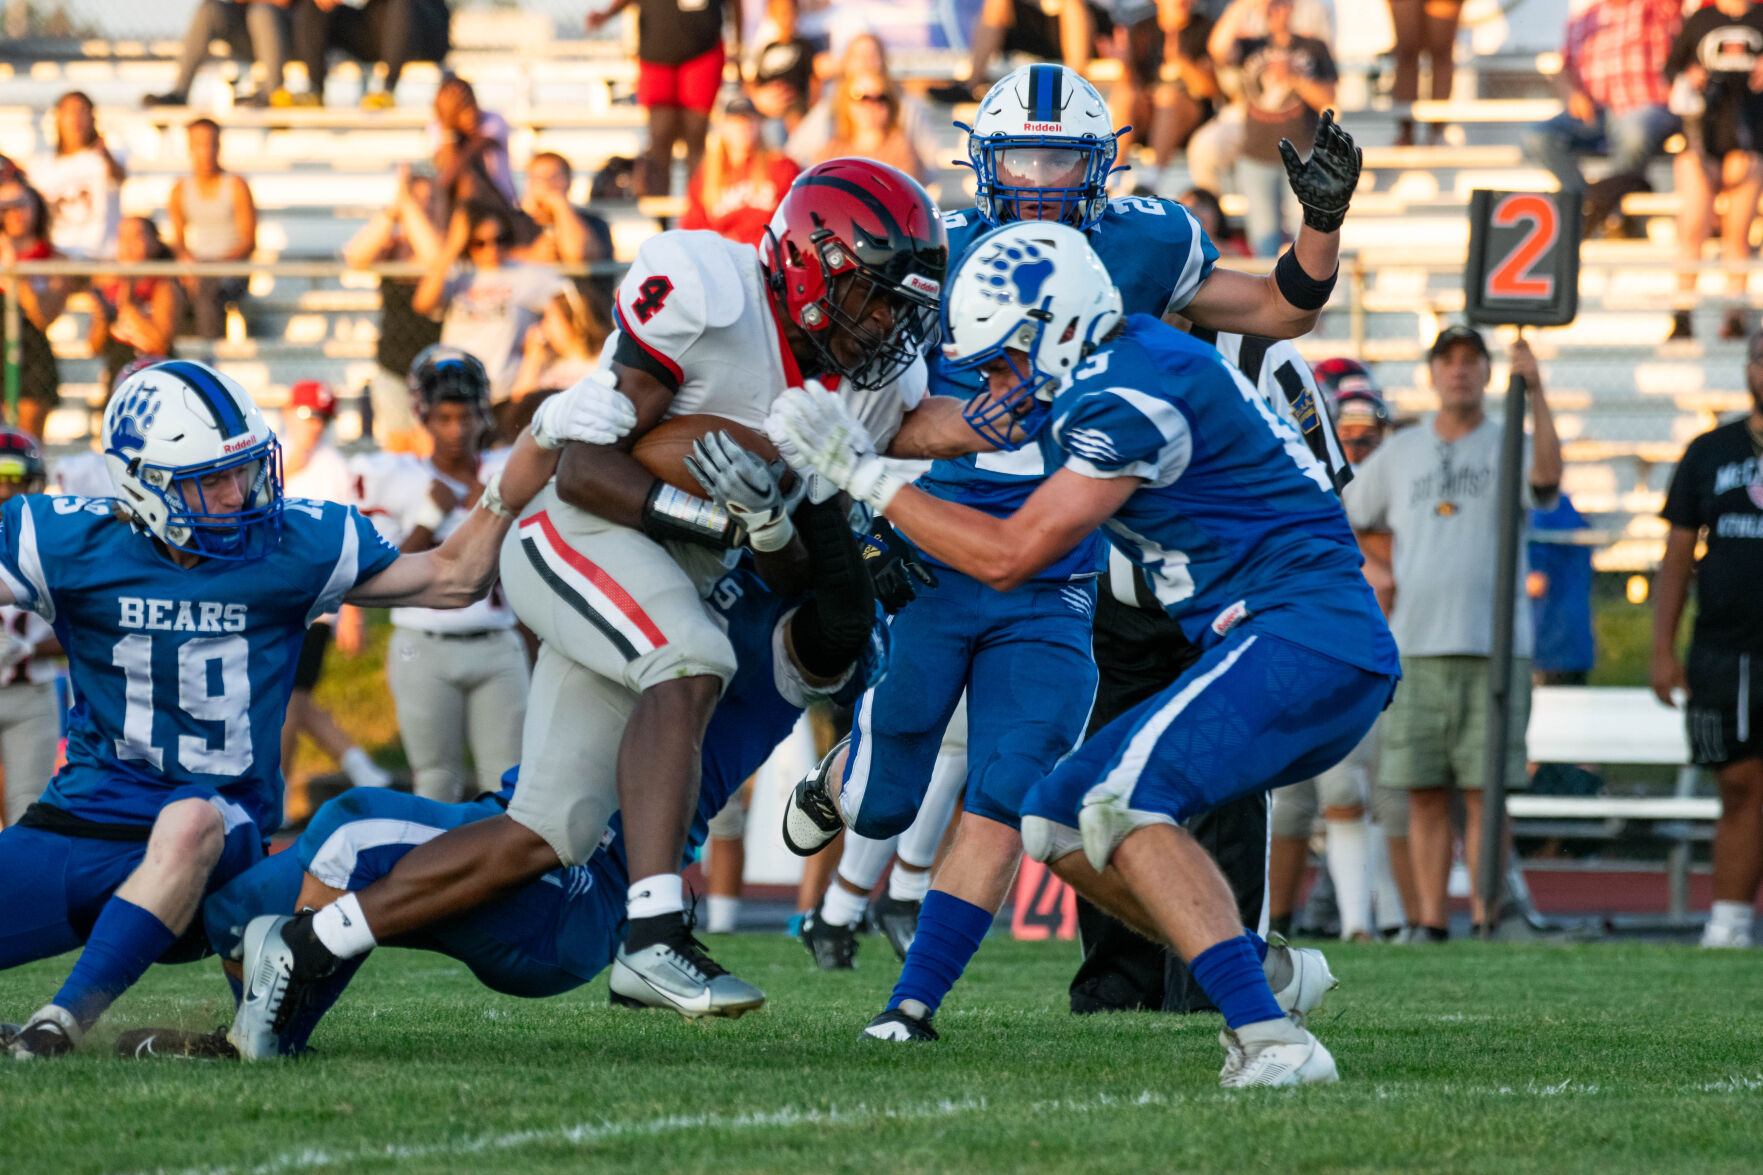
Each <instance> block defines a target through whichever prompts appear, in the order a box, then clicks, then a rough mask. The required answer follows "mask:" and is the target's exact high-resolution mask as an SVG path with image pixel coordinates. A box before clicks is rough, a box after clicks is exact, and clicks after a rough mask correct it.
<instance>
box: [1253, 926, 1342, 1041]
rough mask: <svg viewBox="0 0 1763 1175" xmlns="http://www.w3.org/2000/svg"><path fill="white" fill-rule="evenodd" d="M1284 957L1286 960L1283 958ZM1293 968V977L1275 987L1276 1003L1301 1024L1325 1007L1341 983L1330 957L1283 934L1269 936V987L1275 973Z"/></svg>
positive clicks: (1266, 967)
mask: <svg viewBox="0 0 1763 1175" xmlns="http://www.w3.org/2000/svg"><path fill="white" fill-rule="evenodd" d="M1280 956H1283V961H1282V959H1281V958H1280ZM1287 966H1289V967H1290V976H1289V978H1286V979H1285V982H1284V983H1281V984H1280V985H1279V986H1278V987H1274V988H1273V999H1274V1002H1275V1003H1277V1004H1278V1005H1279V1010H1280V1011H1282V1012H1285V1013H1286V1014H1288V1015H1289V1016H1291V1018H1292V1019H1293V1020H1295V1021H1297V1022H1298V1023H1299V1024H1302V1023H1304V1020H1305V1018H1306V1017H1307V1016H1309V1015H1310V1013H1311V1012H1314V1011H1315V1010H1316V1009H1317V1008H1320V1007H1321V1006H1322V1001H1323V1000H1325V999H1327V998H1328V993H1329V992H1331V991H1333V990H1334V989H1335V988H1337V987H1339V986H1340V985H1341V981H1340V980H1338V979H1336V978H1335V977H1334V972H1333V971H1330V970H1329V969H1328V959H1327V957H1325V956H1324V955H1323V953H1322V952H1321V951H1319V950H1316V949H1315V948H1313V947H1295V946H1292V945H1291V944H1290V943H1288V942H1287V941H1286V940H1285V938H1284V937H1283V936H1281V935H1277V934H1270V935H1268V936H1267V959H1266V961H1265V962H1263V963H1262V969H1263V970H1264V971H1266V972H1267V977H1268V983H1269V986H1272V982H1273V980H1274V978H1275V976H1276V974H1279V973H1283V972H1284V971H1286V968H1287Z"/></svg>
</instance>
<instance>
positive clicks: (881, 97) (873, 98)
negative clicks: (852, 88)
mask: <svg viewBox="0 0 1763 1175" xmlns="http://www.w3.org/2000/svg"><path fill="white" fill-rule="evenodd" d="M887 100H888V96H887V95H886V94H883V93H877V94H852V95H851V101H853V102H881V103H883V104H885V103H886V102H887Z"/></svg>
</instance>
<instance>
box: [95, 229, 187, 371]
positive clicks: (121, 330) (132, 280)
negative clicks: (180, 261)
mask: <svg viewBox="0 0 1763 1175" xmlns="http://www.w3.org/2000/svg"><path fill="white" fill-rule="evenodd" d="M114 259H115V261H116V262H117V264H118V265H120V266H121V267H122V268H123V269H124V271H125V272H123V273H120V274H113V275H106V276H103V277H96V278H93V279H92V288H91V294H92V299H93V301H94V302H95V303H96V308H95V310H94V312H93V314H92V328H91V332H90V334H89V335H88V336H87V341H88V342H89V343H90V344H91V347H92V350H93V352H94V353H95V354H98V355H100V356H101V357H102V358H103V360H104V373H105V381H104V382H105V385H106V386H107V387H115V386H116V373H117V372H119V371H121V370H122V369H123V368H124V367H126V366H127V365H128V364H129V363H131V362H133V361H134V360H135V359H138V358H140V357H141V356H142V355H158V356H161V357H163V358H171V357H172V355H173V351H172V349H171V343H172V339H173V338H174V337H176V334H177V324H178V314H179V313H180V311H181V310H182V308H183V307H182V302H181V300H180V299H179V297H178V283H177V279H176V278H170V277H137V276H133V275H131V274H129V273H127V272H126V270H127V269H128V267H129V266H133V265H139V264H141V263H142V262H143V261H170V260H172V253H171V246H170V245H167V244H166V243H165V241H164V240H163V239H162V238H161V237H160V235H159V226H158V225H156V224H154V223H153V222H152V221H151V220H149V219H148V218H147V217H145V216H129V217H125V218H124V219H123V222H122V225H121V227H120V228H118V229H117V232H116V256H115V258H114Z"/></svg>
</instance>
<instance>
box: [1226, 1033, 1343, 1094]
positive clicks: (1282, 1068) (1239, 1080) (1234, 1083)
mask: <svg viewBox="0 0 1763 1175" xmlns="http://www.w3.org/2000/svg"><path fill="white" fill-rule="evenodd" d="M1231 1035H1232V1036H1233V1037H1234V1034H1231ZM1238 1047H1239V1048H1240V1047H1241V1046H1240V1045H1239V1046H1238ZM1340 1079H1341V1075H1340V1071H1339V1070H1338V1069H1336V1068H1335V1063H1334V1055H1333V1054H1332V1053H1330V1052H1329V1051H1328V1050H1327V1049H1326V1048H1324V1047H1323V1045H1322V1042H1321V1041H1320V1040H1317V1039H1316V1038H1315V1037H1314V1036H1312V1035H1311V1034H1310V1032H1309V1030H1307V1029H1306V1030H1305V1031H1304V1040H1303V1041H1301V1042H1297V1043H1292V1044H1270V1045H1266V1046H1265V1047H1263V1048H1261V1049H1258V1050H1257V1051H1256V1052H1254V1053H1253V1054H1245V1055H1244V1057H1243V1060H1242V1063H1241V1064H1240V1065H1239V1066H1238V1067H1237V1068H1236V1069H1235V1070H1234V1071H1233V1070H1232V1069H1231V1067H1230V1066H1229V1065H1228V1064H1227V1065H1226V1066H1225V1072H1223V1073H1220V1074H1219V1075H1218V1084H1220V1085H1222V1086H1224V1087H1225V1088H1226V1089H1247V1088H1250V1087H1252V1086H1276V1085H1324V1084H1327V1083H1329V1082H1333V1081H1339V1080H1340Z"/></svg>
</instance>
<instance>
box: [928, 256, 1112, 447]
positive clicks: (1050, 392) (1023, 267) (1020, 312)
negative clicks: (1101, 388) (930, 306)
mask: <svg viewBox="0 0 1763 1175" xmlns="http://www.w3.org/2000/svg"><path fill="white" fill-rule="evenodd" d="M1120 320H1121V302H1120V290H1119V289H1118V288H1116V287H1115V285H1114V280H1113V279H1112V278H1110V277H1109V276H1108V270H1107V269H1106V268H1105V267H1104V266H1103V265H1102V259H1101V258H1100V257H1098V256H1096V251H1095V250H1094V249H1092V248H1090V243H1089V241H1088V240H1086V239H1085V238H1084V235H1083V234H1082V233H1081V232H1079V231H1078V230H1076V229H1074V228H1072V227H1070V226H1069V225H1063V224H1057V223H1055V222H1053V221H1022V222H1021V223H1018V224H1007V225H1005V226H1003V227H1002V228H995V229H993V230H992V231H991V232H989V233H987V234H986V235H985V236H983V237H981V238H979V239H978V240H977V241H975V242H974V243H973V244H972V245H970V246H969V247H968V249H967V252H966V253H965V254H963V255H962V258H961V260H960V261H959V262H958V263H957V264H956V266H955V272H954V274H953V275H952V276H951V277H950V279H949V286H948V292H947V293H946V294H945V295H944V298H943V358H944V359H945V360H946V361H947V362H948V364H949V367H950V369H951V370H952V371H953V372H977V373H980V376H981V379H982V380H987V379H988V378H989V377H987V376H986V375H985V373H984V372H983V371H982V369H983V368H984V367H985V366H986V365H987V364H989V363H991V362H992V361H993V360H995V359H999V358H1002V359H1004V360H1005V361H1006V362H1008V363H1009V364H1010V367H1011V369H1012V370H1013V371H1015V373H1016V381H1017V382H1016V387H1015V388H1014V389H1012V390H1010V391H1007V392H1005V393H1003V394H1001V395H1000V394H998V393H996V392H994V391H993V390H991V388H990V386H989V382H988V386H987V387H986V388H984V389H983V390H981V391H980V393H979V394H978V395H976V396H974V397H973V399H972V400H970V401H968V404H967V407H966V408H965V409H964V410H963V411H962V415H963V417H964V418H965V419H966V420H967V423H968V424H969V425H971V426H972V427H973V430H974V431H975V432H977V433H979V434H980V435H981V436H982V437H985V438H986V439H987V440H989V441H991V442H992V443H993V444H995V445H998V446H999V447H1000V448H1004V449H1014V448H1017V447H1018V446H1020V445H1022V444H1023V443H1024V442H1025V441H1027V440H1028V439H1029V438H1030V437H1033V436H1034V435H1035V433H1037V432H1039V431H1040V429H1041V427H1042V425H1044V424H1045V423H1046V420H1047V409H1048V406H1049V405H1051V403H1052V401H1053V397H1054V396H1055V395H1057V394H1058V392H1059V390H1060V389H1061V388H1063V387H1064V386H1065V384H1066V381H1067V380H1068V379H1069V378H1070V376H1071V373H1072V371H1073V370H1074V369H1075V368H1076V367H1077V365H1078V364H1079V363H1081V362H1083V360H1084V359H1085V358H1087V357H1088V356H1089V354H1090V352H1092V351H1094V350H1095V349H1096V347H1097V346H1098V345H1099V344H1100V343H1101V342H1102V340H1103V339H1104V338H1106V337H1107V335H1108V333H1109V332H1110V331H1112V330H1113V329H1114V327H1115V326H1116V325H1117V324H1118V323H1119V322H1120ZM1010 351H1022V352H1026V353H1027V355H1028V364H1027V370H1024V368H1023V365H1022V364H1021V363H1019V362H1018V361H1017V359H1016V358H1015V357H1014V356H1012V355H1010V354H1009V352H1010Z"/></svg>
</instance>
